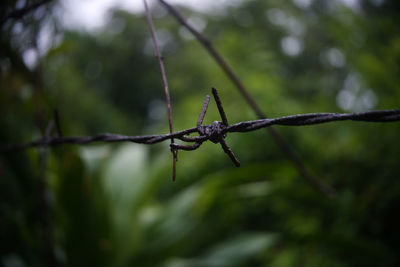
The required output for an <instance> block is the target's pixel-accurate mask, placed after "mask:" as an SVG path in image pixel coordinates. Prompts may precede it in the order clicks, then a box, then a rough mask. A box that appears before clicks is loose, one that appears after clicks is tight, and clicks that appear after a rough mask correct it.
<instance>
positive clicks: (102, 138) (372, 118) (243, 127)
mask: <svg viewBox="0 0 400 267" xmlns="http://www.w3.org/2000/svg"><path fill="white" fill-rule="evenodd" d="M348 120H351V121H362V122H382V123H386V122H394V121H400V109H395V110H375V111H369V112H362V113H308V114H297V115H291V116H284V117H279V118H270V119H262V120H251V121H244V122H239V123H235V124H231V125H228V126H226V127H225V128H224V129H222V131H221V133H220V134H226V133H230V132H250V131H255V130H258V129H261V128H266V127H270V126H272V125H282V126H306V125H314V124H322V123H328V122H334V121H348ZM202 127H203V128H204V129H208V131H205V132H209V134H207V135H206V134H203V135H199V136H188V135H190V134H192V133H195V132H198V130H197V127H193V128H189V129H186V130H182V131H178V132H174V133H172V134H160V135H142V136H126V135H120V134H111V133H103V134H98V135H94V136H74V137H52V138H47V139H39V140H35V141H32V142H29V143H25V144H2V145H0V150H1V151H13V150H24V149H28V148H33V147H43V146H59V145H63V144H76V145H84V144H90V143H101V142H103V143H117V142H132V143H139V144H146V145H151V144H155V143H159V142H162V141H165V140H167V139H171V138H176V139H179V140H182V141H184V142H205V141H207V140H210V138H212V137H211V136H212V133H213V130H214V129H213V125H203V126H202Z"/></svg>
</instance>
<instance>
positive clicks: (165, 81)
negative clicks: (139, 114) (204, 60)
mask: <svg viewBox="0 0 400 267" xmlns="http://www.w3.org/2000/svg"><path fill="white" fill-rule="evenodd" d="M143 3H144V7H145V9H146V17H147V22H148V24H149V27H150V31H151V36H152V38H153V43H154V49H155V51H156V55H157V59H158V62H159V64H160V69H161V77H162V81H163V84H164V91H165V98H166V101H167V109H168V123H169V132H170V134H172V133H173V132H174V128H173V126H172V110H171V99H170V96H169V89H168V81H167V74H166V72H165V67H164V62H163V57H162V56H161V52H160V49H159V46H158V41H157V34H156V31H155V30H154V25H153V20H152V18H151V13H150V10H149V7H148V6H147V2H146V0H143ZM173 143H174V138H171V144H173ZM171 152H172V155H173V164H172V180H173V181H175V179H176V162H177V160H178V154H177V153H178V152H177V150H174V149H172V150H171Z"/></svg>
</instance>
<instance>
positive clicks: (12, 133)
mask: <svg viewBox="0 0 400 267" xmlns="http://www.w3.org/2000/svg"><path fill="white" fill-rule="evenodd" d="M9 2H10V4H9V5H10V6H11V2H12V1H9ZM27 2H31V1H27ZM378 2H379V1H360V2H359V4H360V6H359V7H358V8H355V9H351V8H348V7H345V6H343V5H342V4H340V2H339V1H322V0H314V1H310V3H311V5H310V6H308V7H304V6H302V5H301V4H299V3H303V4H304V3H307V1H277V0H274V1H261V0H252V1H243V2H242V3H241V4H240V5H238V6H235V7H229V8H226V10H224V12H223V13H221V14H214V15H211V14H205V13H198V12H194V11H191V10H184V13H185V15H186V16H187V17H190V18H192V20H193V18H195V19H194V21H196V18H197V21H199V18H200V21H203V22H205V25H206V27H205V28H204V33H205V34H206V35H207V36H209V37H210V39H211V40H212V41H213V42H214V43H215V45H216V47H217V48H218V50H219V51H220V52H221V54H222V55H223V56H224V57H226V59H227V61H228V62H229V64H230V65H231V66H232V68H233V69H234V70H235V72H237V73H238V75H239V76H240V78H241V79H242V80H243V82H244V84H245V85H246V86H247V87H248V89H249V91H250V93H251V94H252V95H253V96H254V97H255V98H256V100H257V102H258V103H259V104H260V105H261V107H262V108H263V110H264V111H265V112H266V113H267V115H268V116H271V117H274V116H283V115H289V114H295V113H306V112H354V111H364V110H370V109H390V108H398V104H399V103H398V102H399V101H398V99H399V97H400V88H399V84H400V80H399V79H400V78H399V77H400V76H399V72H400V67H399V66H400V65H399V62H400V31H399V28H398V25H399V24H398V16H397V14H398V11H399V9H398V8H399V6H398V4H397V2H396V1H394V0H393V1H389V0H386V1H383V3H382V4H374V3H378ZM7 3H8V2H7ZM296 3H297V4H296ZM8 8H10V7H8ZM47 12H48V13H45V14H46V15H47V16H44V17H46V18H47V19H48V18H53V19H54V17H53V16H54V14H53V13H52V12H51V10H49V11H47ZM160 14H161V13H160ZM0 15H1V14H0ZM26 20H27V21H34V22H36V23H24V24H23V27H22V30H21V31H22V32H23V34H16V28H17V27H21V26H18V23H20V21H18V20H15V21H8V22H7V23H5V24H3V25H1V40H0V41H1V43H0V122H1V128H0V143H2V144H3V143H18V142H21V141H29V140H33V139H37V138H42V137H43V136H44V135H45V132H46V127H47V124H48V121H49V120H51V119H52V111H53V109H54V108H57V109H58V110H59V112H60V116H61V124H62V128H63V132H64V134H65V135H66V136H72V135H85V134H96V133H99V132H115V133H121V134H129V135H140V134H156V133H165V132H168V123H167V118H166V107H165V103H164V95H163V88H162V83H161V76H160V72H159V68H158V63H157V61H156V58H155V56H154V52H153V46H152V43H151V41H150V32H149V30H148V26H147V25H146V20H145V18H144V16H143V14H140V15H134V14H129V13H127V12H125V11H121V10H113V11H112V13H111V16H110V20H109V22H108V23H107V25H106V26H105V27H104V28H102V29H99V30H98V31H96V32H91V33H85V32H79V31H74V30H61V31H60V32H59V33H58V34H61V35H62V40H61V41H60V42H59V43H56V45H54V46H53V47H51V48H50V49H49V50H46V51H45V53H43V54H41V56H40V58H39V61H38V63H37V64H36V65H34V66H28V65H27V64H26V59H24V55H25V53H26V52H27V51H28V50H29V49H34V44H35V40H36V38H38V29H40V28H41V27H43V25H44V24H45V22H46V21H47V22H48V21H52V20H50V19H48V20H46V19H43V20H39V21H38V19H37V16H36V17H35V15H34V14H28V16H27V18H26ZM155 25H156V28H157V31H158V34H159V38H160V40H161V43H162V44H163V45H162V49H163V55H164V57H165V65H166V69H167V75H168V79H169V85H170V90H171V99H172V110H173V117H174V128H175V130H180V129H184V128H188V127H193V126H194V125H195V123H196V120H197V118H198V114H199V112H200V109H201V105H202V103H203V100H204V97H205V95H206V94H210V88H211V86H215V87H216V88H217V89H219V92H220V96H221V99H222V101H223V104H224V107H225V110H226V113H227V116H228V120H229V121H230V122H231V123H233V122H238V121H242V120H251V119H254V118H255V117H254V115H253V112H252V111H251V109H250V108H249V107H248V106H247V105H246V103H245V102H244V101H243V99H242V98H241V96H240V95H239V94H238V93H237V92H236V89H235V88H234V87H233V85H232V84H231V83H230V81H229V80H228V79H227V78H226V77H225V74H224V73H223V72H222V71H221V70H220V69H219V67H218V66H217V65H216V64H215V63H214V62H213V60H212V59H211V57H210V56H209V55H208V54H207V53H206V51H205V50H204V49H203V48H202V47H201V46H200V45H199V44H198V43H197V42H196V41H195V40H194V39H190V38H187V34H186V35H185V33H184V32H183V30H182V28H181V27H180V25H178V24H177V23H176V22H175V21H174V20H173V19H172V18H171V17H170V16H168V15H164V16H158V17H157V18H156V19H155ZM36 41H37V40H36ZM218 119H219V118H218V111H217V108H216V107H215V105H214V103H213V102H211V103H210V107H209V110H208V111H207V115H206V119H205V123H207V124H208V123H210V122H212V121H214V120H218ZM277 129H278V130H279V131H280V132H281V133H282V134H283V136H284V137H285V138H286V139H287V140H288V142H289V143H290V144H291V145H292V146H293V147H294V148H295V150H296V151H297V152H298V154H299V155H300V156H301V158H302V160H303V161H304V162H305V163H306V165H307V166H308V167H310V169H311V170H312V171H313V172H314V173H316V174H317V176H318V177H319V179H321V180H323V181H324V182H326V183H329V184H331V185H333V186H334V187H335V188H336V189H337V191H338V195H337V196H336V197H334V198H327V197H325V196H323V195H322V194H320V193H319V192H317V191H315V190H314V189H313V188H312V187H311V186H310V185H309V184H308V183H307V182H306V181H305V180H304V179H303V178H302V177H301V175H300V174H299V173H298V171H297V169H296V168H295V166H293V164H292V163H291V162H290V161H289V160H288V159H287V158H286V156H285V155H284V153H283V152H282V151H280V150H279V148H278V147H277V146H276V145H275V144H274V143H273V142H272V139H271V138H270V137H269V136H268V135H267V134H266V133H265V131H264V130H259V131H256V132H251V133H243V134H239V133H236V134H233V133H232V134H229V136H228V137H227V139H226V140H227V143H228V144H229V145H230V146H231V147H232V150H233V151H234V152H235V154H236V155H237V156H238V158H239V159H240V160H241V163H242V167H240V168H235V167H234V166H233V165H232V163H231V162H230V161H229V159H228V157H227V156H226V155H225V154H224V153H223V152H222V150H221V148H220V146H219V145H214V144H212V143H205V144H204V145H203V146H202V147H201V148H200V149H198V150H196V151H192V152H184V151H182V152H179V161H178V175H177V181H176V182H175V183H172V182H171V163H172V157H171V153H170V151H169V147H168V142H165V143H162V144H157V145H152V146H146V145H137V144H129V143H128V144H106V145H105V144H102V145H88V146H79V147H77V146H73V145H70V146H68V145H65V146H62V147H57V148H41V149H31V150H27V151H23V152H21V151H20V152H1V154H0V241H1V243H0V251H1V252H0V262H1V263H0V265H4V266H57V265H58V266H165V267H173V266H175V267H176V266H299V265H303V266H398V265H399V264H400V259H399V256H398V251H399V249H400V247H399V241H400V236H399V231H398V229H397V228H398V225H399V224H400V221H399V219H398V216H397V214H398V212H399V207H400V203H399V201H400V200H399V195H400V180H399V179H398V178H399V177H398V176H399V175H398V174H399V173H400V165H399V164H398V162H399V156H398V154H399V151H400V143H399V142H398V136H399V132H400V126H399V124H398V123H390V124H389V123H388V124H367V123H356V122H337V123H331V124H326V125H318V126H308V127H279V128H277Z"/></svg>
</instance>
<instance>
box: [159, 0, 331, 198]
mask: <svg viewBox="0 0 400 267" xmlns="http://www.w3.org/2000/svg"><path fill="white" fill-rule="evenodd" d="M159 2H160V3H161V4H162V5H164V7H165V8H166V9H167V10H168V12H169V13H170V14H171V15H172V16H174V17H175V19H176V20H177V21H178V22H179V23H180V24H181V25H183V26H184V27H185V28H186V29H188V30H189V31H190V32H191V33H192V34H193V35H194V36H195V37H196V38H197V40H198V41H199V42H200V43H201V44H202V45H203V46H204V48H205V49H206V50H207V51H208V52H209V53H210V55H211V56H212V57H213V58H214V60H215V61H216V62H217V63H218V65H219V66H220V67H221V68H222V70H223V71H224V72H225V74H226V75H227V76H228V77H229V79H230V80H231V81H232V83H233V84H234V85H235V86H236V88H237V89H238V90H239V92H240V93H241V95H242V96H243V97H244V99H245V100H246V101H247V103H248V104H249V106H250V107H251V108H252V109H253V111H254V113H255V114H256V116H257V117H258V118H260V119H262V118H266V117H267V116H266V115H265V114H264V113H263V111H262V110H261V108H260V106H259V105H258V104H257V102H256V101H255V99H254V98H253V97H252V96H251V95H250V93H249V91H248V90H247V89H246V87H245V86H244V84H243V83H242V81H241V80H240V79H239V77H238V76H237V75H236V74H235V73H234V71H233V69H232V68H231V67H230V66H229V64H228V63H227V62H226V61H225V59H224V58H223V57H222V56H221V54H220V53H219V52H218V51H217V50H216V48H215V47H214V45H213V44H212V43H211V41H210V40H209V39H208V38H206V37H205V36H204V35H203V34H201V33H200V32H199V31H197V30H196V29H195V28H194V27H193V26H192V25H190V24H189V23H188V22H187V21H186V19H185V18H184V17H183V16H182V15H181V14H180V12H179V11H178V10H177V9H176V8H174V7H173V6H171V5H170V4H168V3H167V2H166V1H164V0H159ZM267 131H268V132H269V134H270V135H271V136H272V137H273V139H274V140H275V142H276V143H277V144H278V145H279V147H280V148H281V149H282V150H283V151H284V153H285V154H286V155H287V157H288V158H289V159H290V160H291V161H292V162H293V163H294V164H295V166H296V167H297V169H298V170H299V172H300V173H301V175H302V176H303V177H304V178H305V179H306V180H307V181H308V182H309V183H310V184H311V185H313V186H314V187H315V188H316V189H318V190H319V191H321V192H323V193H324V194H326V195H334V194H335V190H334V189H333V188H332V187H330V186H328V185H326V184H324V183H323V182H322V181H320V180H319V179H318V178H317V177H316V176H315V175H313V174H312V173H311V172H310V171H309V170H308V169H307V167H306V166H305V164H304V163H303V161H302V160H301V158H300V157H299V155H298V154H297V153H296V152H295V151H294V150H293V148H292V147H291V146H290V145H289V143H288V142H287V141H286V140H285V139H284V138H283V136H282V135H281V134H279V132H277V131H276V130H275V129H274V128H267Z"/></svg>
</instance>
